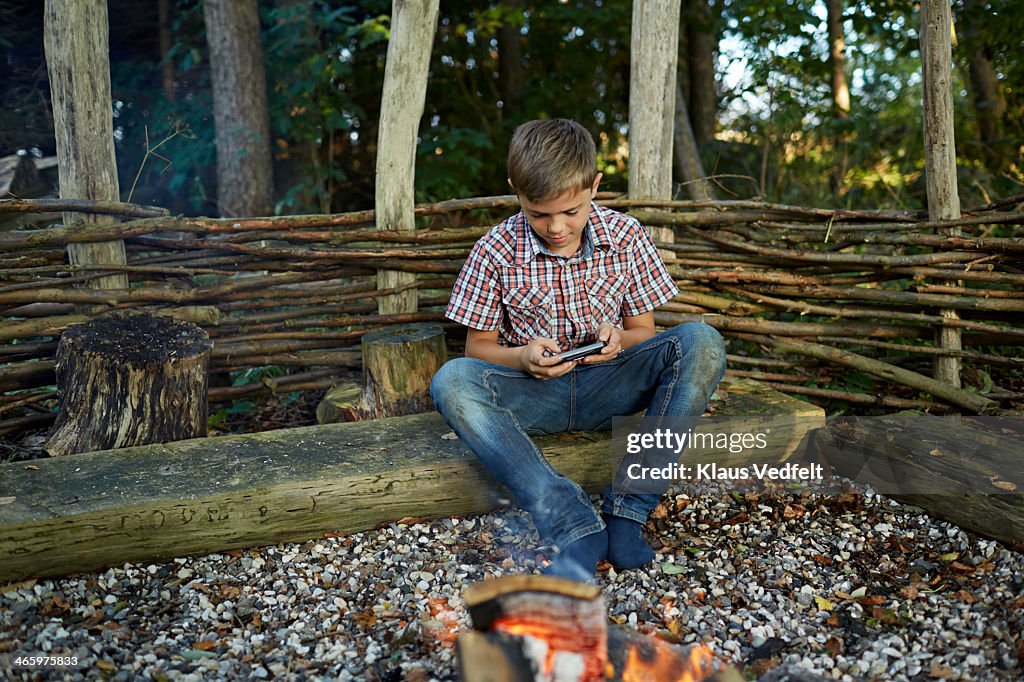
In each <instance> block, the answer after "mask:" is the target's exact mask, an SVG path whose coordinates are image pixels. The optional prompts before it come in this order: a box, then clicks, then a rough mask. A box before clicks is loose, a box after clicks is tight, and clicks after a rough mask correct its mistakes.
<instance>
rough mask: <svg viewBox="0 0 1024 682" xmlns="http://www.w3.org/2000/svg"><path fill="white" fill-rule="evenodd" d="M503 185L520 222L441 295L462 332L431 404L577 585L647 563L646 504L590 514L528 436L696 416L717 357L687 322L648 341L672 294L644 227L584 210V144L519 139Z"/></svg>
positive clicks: (589, 163)
mask: <svg viewBox="0 0 1024 682" xmlns="http://www.w3.org/2000/svg"><path fill="white" fill-rule="evenodd" d="M508 181H509V184H510V185H511V186H512V189H513V190H514V191H515V193H516V195H517V196H518V198H519V202H520V205H521V207H522V210H521V211H520V212H519V213H518V214H517V215H515V216H512V217H511V218H509V219H508V220H506V221H505V222H503V223H501V224H500V225H498V226H496V227H494V228H493V229H492V230H491V231H490V232H489V233H488V234H486V235H485V236H484V237H482V238H481V239H480V241H479V242H477V244H476V246H475V247H474V248H473V250H472V252H471V253H470V255H469V258H468V259H467V261H466V264H465V266H464V267H463V269H462V272H461V273H460V275H459V277H458V280H457V281H456V283H455V287H454V289H453V291H452V298H451V302H450V303H449V305H448V310H447V313H446V315H447V317H449V318H450V319H452V320H454V321H456V322H459V323H461V324H464V325H466V326H467V327H468V328H469V329H468V331H467V337H466V353H465V357H463V358H457V359H455V360H452V361H451V362H449V363H447V364H446V365H444V366H443V367H442V368H441V369H440V370H439V371H438V373H437V374H436V375H435V377H434V380H433V383H432V385H431V395H432V397H433V399H434V404H435V405H436V406H437V409H438V411H439V412H441V414H442V415H443V416H444V418H445V420H446V421H447V422H448V424H449V425H450V426H451V427H452V429H453V430H454V431H455V433H457V434H458V435H459V437H460V438H461V439H462V440H463V441H465V442H466V443H467V444H468V445H469V447H470V448H471V449H472V450H473V452H474V453H475V454H476V456H477V457H478V458H479V459H480V460H481V462H482V463H483V464H484V466H485V467H486V468H487V469H488V471H489V472H490V473H491V475H493V476H494V477H495V478H496V479H497V480H498V481H500V482H501V483H502V484H504V485H505V486H506V487H507V488H508V489H509V491H510V492H511V493H512V495H513V496H514V498H515V501H516V503H517V504H518V505H519V506H521V507H523V508H524V509H526V510H527V511H528V512H529V513H530V515H531V517H532V519H533V522H534V524H535V525H536V526H537V530H538V531H539V532H540V534H541V536H542V537H546V538H548V539H549V540H551V541H552V542H553V543H554V544H555V545H556V546H557V547H558V549H559V552H558V554H557V555H556V556H555V558H554V559H553V561H552V562H551V564H550V565H549V566H548V567H547V569H546V572H547V573H549V574H553V575H560V576H563V577H568V578H572V579H575V580H580V581H589V580H593V577H594V573H595V571H596V569H597V563H598V562H599V561H603V560H605V559H607V560H608V561H610V562H611V563H612V564H614V565H616V566H618V567H620V568H636V567H640V566H643V565H646V564H648V563H650V562H651V561H653V559H654V551H653V550H652V549H651V547H650V545H648V544H647V542H646V540H645V539H644V536H643V524H644V523H645V521H646V519H647V515H648V514H649V513H650V512H651V510H652V509H654V507H655V506H656V505H657V503H658V500H659V497H660V496H659V495H658V494H654V493H646V494H624V493H621V492H616V491H615V490H613V489H612V488H611V486H609V488H608V489H607V490H606V491H605V494H604V499H603V503H602V507H601V513H600V514H599V513H598V512H597V510H595V509H594V506H593V505H592V504H591V502H590V499H589V497H588V496H587V494H586V493H585V492H584V491H583V490H582V489H581V488H580V486H579V485H577V484H576V483H574V482H573V481H570V480H569V479H567V478H565V477H564V476H561V475H560V474H558V472H556V471H555V470H554V468H552V467H551V465H550V464H549V463H548V462H547V460H545V459H544V456H543V455H542V454H541V452H540V450H539V449H538V448H537V447H536V445H534V443H533V441H532V440H531V438H530V436H531V435H539V434H545V433H554V432H559V431H567V430H571V429H577V430H591V429H608V428H610V427H611V420H612V417H614V416H617V415H628V414H633V413H635V412H639V411H640V410H644V409H646V410H647V413H648V415H664V416H670V417H675V416H692V415H700V414H702V413H703V412H704V409H705V407H706V406H707V402H708V400H709V399H710V397H711V394H712V393H713V392H714V390H715V387H716V386H717V385H718V382H719V381H720V380H721V378H722V374H723V372H724V371H725V349H724V346H723V344H722V339H721V336H719V334H718V332H716V331H715V330H714V329H713V328H712V327H710V326H708V325H706V324H703V323H700V322H694V323H687V324H683V325H680V326H678V327H675V328H674V329H671V330H669V331H666V332H664V333H662V334H658V335H656V334H655V329H654V312H653V311H654V309H655V308H656V307H658V306H659V305H661V304H663V303H665V302H666V301H668V300H670V299H671V298H672V297H673V296H675V294H676V293H677V292H678V289H677V288H676V286H675V284H674V283H673V281H672V278H671V277H670V276H669V274H668V272H667V271H666V269H665V266H664V263H663V262H662V260H661V258H660V257H659V256H658V253H657V250H656V249H655V248H654V245H653V243H652V242H651V240H650V238H649V237H648V236H647V234H646V233H645V231H644V229H643V227H641V225H640V224H639V223H638V222H637V221H636V220H635V219H633V218H631V217H629V216H625V215H623V214H621V213H617V212H615V211H611V210H609V209H606V208H602V207H599V206H597V205H595V204H594V203H593V202H592V200H593V198H594V195H595V194H596V193H597V187H598V185H599V183H600V182H601V174H600V173H598V172H597V155H596V149H595V146H594V141H593V139H592V138H591V136H590V133H588V132H587V130H586V129H585V128H583V127H582V126H581V125H579V124H578V123H576V122H574V121H569V120H565V119H553V120H541V121H531V122H528V123H525V124H523V125H521V126H520V127H519V128H518V129H516V131H515V134H514V135H513V137H512V142H511V144H510V145H509V154H508ZM595 340H600V341H604V342H606V344H607V345H606V346H605V347H604V348H603V349H602V350H601V351H600V352H599V353H596V354H594V355H590V356H588V357H585V358H583V359H581V360H574V361H565V362H563V361H560V359H559V358H556V357H553V354H555V353H559V352H561V351H564V350H568V349H570V348H574V347H577V346H580V345H583V344H586V343H589V342H593V341H595ZM666 485H667V483H666Z"/></svg>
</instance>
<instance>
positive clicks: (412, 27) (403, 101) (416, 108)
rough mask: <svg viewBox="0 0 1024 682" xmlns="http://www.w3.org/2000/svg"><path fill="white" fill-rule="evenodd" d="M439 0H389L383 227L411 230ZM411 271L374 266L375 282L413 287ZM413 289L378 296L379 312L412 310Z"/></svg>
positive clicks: (380, 151)
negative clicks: (418, 148)
mask: <svg viewBox="0 0 1024 682" xmlns="http://www.w3.org/2000/svg"><path fill="white" fill-rule="evenodd" d="M438 2H439V0H393V3H392V6H391V7H392V10H391V40H390V42H389V43H388V56H387V64H386V65H385V67H384V91H383V93H382V95H381V107H380V127H379V128H378V131H379V132H378V134H377V184H376V196H375V209H376V218H377V227H378V228H379V229H381V230H395V231H399V232H401V231H410V232H411V231H413V230H415V213H414V207H415V195H414V183H415V179H416V134H417V132H418V129H419V124H420V118H422V117H423V104H424V101H425V99H426V95H427V71H428V68H429V66H430V51H431V48H432V47H433V42H434V32H435V28H436V27H437V13H438ZM415 281H416V275H415V273H411V272H400V271H396V270H378V271H377V286H378V288H380V289H391V288H396V287H402V286H407V285H411V284H413V283H414V282H415ZM417 298H418V297H417V292H416V289H414V288H410V289H408V290H406V291H402V292H399V293H397V294H393V295H390V296H381V297H380V298H378V299H377V309H378V312H380V314H382V315H385V314H388V313H413V312H416V308H417Z"/></svg>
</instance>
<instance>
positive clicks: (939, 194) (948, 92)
mask: <svg viewBox="0 0 1024 682" xmlns="http://www.w3.org/2000/svg"><path fill="white" fill-rule="evenodd" d="M951 27H952V15H951V12H950V6H949V2H948V0H922V1H921V69H922V74H923V76H924V154H925V174H926V181H927V191H928V218H929V219H930V220H949V219H952V218H959V217H960V197H959V194H958V193H957V179H956V145H955V140H954V134H953V84H952V77H953V48H952V44H951V42H952V41H951V37H952V33H951ZM939 232H940V234H945V235H959V234H960V229H959V228H948V229H944V230H940V231H939ZM943 283H948V284H955V282H943ZM940 312H941V315H942V316H943V317H945V318H949V319H958V318H959V315H958V314H957V312H956V311H955V310H943V311H940ZM937 343H938V344H939V345H940V346H941V347H942V348H945V349H948V350H961V349H962V348H963V345H962V339H961V336H960V330H959V329H954V328H950V327H939V328H938V330H937ZM960 368H961V362H960V358H950V357H936V359H935V362H934V365H933V373H934V375H935V378H936V379H938V380H939V381H944V382H946V383H948V384H951V385H953V386H957V387H959V386H960Z"/></svg>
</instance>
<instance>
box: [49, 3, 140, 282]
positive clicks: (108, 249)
mask: <svg viewBox="0 0 1024 682" xmlns="http://www.w3.org/2000/svg"><path fill="white" fill-rule="evenodd" d="M108 31H109V28H108V22H107V3H106V1H105V0H47V1H46V7H45V14H44V22H43V44H44V47H45V49H46V67H47V71H48V73H49V76H50V95H51V99H52V101H53V127H54V133H55V134H56V141H57V160H58V161H57V164H58V174H59V178H60V195H61V197H62V198H73V199H98V200H104V201H118V200H119V199H120V193H119V189H118V182H117V161H116V159H115V157H114V118H113V107H112V103H111V97H110V61H109V49H108V44H109V42H108V38H109V35H108ZM75 221H78V222H80V223H84V225H85V226H86V227H92V226H95V225H101V224H104V223H110V222H114V219H113V218H110V217H104V216H91V215H90V216H82V215H81V214H77V213H65V214H64V223H65V224H67V225H70V224H72V222H75ZM68 258H69V260H70V261H71V264H72V265H99V264H103V265H107V264H116V265H124V264H125V263H126V260H125V251H124V242H123V241H120V240H118V241H110V242H96V243H87V244H70V245H69V246H68ZM87 286H89V287H92V288H96V289H127V288H128V276H127V275H125V274H118V275H109V276H106V277H98V278H96V279H94V280H91V281H90V282H89V283H88V284H87Z"/></svg>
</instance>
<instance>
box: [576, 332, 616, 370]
mask: <svg viewBox="0 0 1024 682" xmlns="http://www.w3.org/2000/svg"><path fill="white" fill-rule="evenodd" d="M621 332H622V330H621V329H619V328H618V327H613V326H612V325H610V324H608V323H607V322H605V323H604V324H602V325H601V326H600V327H599V328H598V330H597V340H598V341H604V342H605V343H606V344H607V345H606V346H605V347H604V348H602V349H601V352H599V353H594V354H593V355H588V356H587V357H585V358H583V359H582V360H580V362H582V363H584V364H587V365H596V364H598V363H600V362H608V361H609V360H611V359H612V358H614V357H615V356H616V355H618V354H619V353H621V352H622V335H621Z"/></svg>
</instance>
